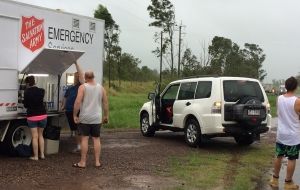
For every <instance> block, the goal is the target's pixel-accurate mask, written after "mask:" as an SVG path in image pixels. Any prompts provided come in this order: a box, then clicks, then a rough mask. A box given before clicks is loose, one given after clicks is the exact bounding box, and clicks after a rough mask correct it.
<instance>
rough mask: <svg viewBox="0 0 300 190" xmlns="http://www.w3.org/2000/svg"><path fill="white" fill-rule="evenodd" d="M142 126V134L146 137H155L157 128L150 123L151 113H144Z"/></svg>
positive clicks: (141, 121)
mask: <svg viewBox="0 0 300 190" xmlns="http://www.w3.org/2000/svg"><path fill="white" fill-rule="evenodd" d="M140 127H141V132H142V135H143V136H145V137H153V136H154V134H155V129H154V127H153V126H151V125H150V122H149V114H148V113H143V114H142V116H141V120H140Z"/></svg>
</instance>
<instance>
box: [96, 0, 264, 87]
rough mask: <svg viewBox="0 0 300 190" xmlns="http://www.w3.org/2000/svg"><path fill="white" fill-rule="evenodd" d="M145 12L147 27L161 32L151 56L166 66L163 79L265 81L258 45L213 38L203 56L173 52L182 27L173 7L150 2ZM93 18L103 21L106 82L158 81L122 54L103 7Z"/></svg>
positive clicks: (159, 1)
mask: <svg viewBox="0 0 300 190" xmlns="http://www.w3.org/2000/svg"><path fill="white" fill-rule="evenodd" d="M147 11H148V13H149V16H150V18H151V19H153V21H152V22H151V23H150V24H149V27H156V28H158V29H160V32H156V33H155V34H154V40H155V42H156V44H157V47H156V48H155V49H154V50H153V51H152V52H153V53H154V55H156V56H157V57H158V58H161V60H162V62H163V63H164V65H167V67H165V68H163V70H162V72H161V74H162V77H163V78H164V79H167V80H173V79H176V78H182V77H190V76H198V75H218V76H243V77H251V78H257V79H259V80H263V79H264V78H265V77H266V75H267V73H266V71H265V70H264V69H262V67H263V62H264V61H265V58H266V55H265V54H264V52H263V49H262V48H261V47H260V46H259V45H257V44H253V43H245V44H244V46H243V47H240V46H239V45H238V44H237V43H235V42H233V41H232V40H231V39H228V38H225V37H220V36H215V37H214V38H213V39H212V41H211V43H210V44H208V45H207V46H208V47H205V44H204V45H203V47H201V49H202V50H201V51H202V52H200V56H199V57H197V56H196V55H195V54H193V51H192V49H191V48H189V47H185V48H182V47H181V45H179V49H178V50H176V49H175V45H174V44H175V32H177V31H178V27H179V29H180V33H179V44H182V42H183V39H182V38H181V29H182V26H183V25H182V24H180V25H178V23H177V22H176V17H175V7H174V5H173V4H172V3H171V2H170V1H169V0H151V3H150V5H149V6H148V8H147ZM94 17H95V18H99V19H103V20H105V33H104V49H105V61H104V78H105V80H109V81H111V80H126V81H153V80H158V78H159V72H158V71H157V70H152V69H150V68H148V67H147V66H142V67H140V64H141V60H140V59H139V58H137V57H135V56H134V55H132V54H130V53H127V52H123V51H122V48H121V47H120V45H119V36H120V33H121V29H120V27H119V25H118V24H117V23H116V22H115V21H114V19H113V17H112V15H111V14H110V12H109V11H108V10H107V8H106V7H105V6H103V5H99V6H98V8H97V10H96V11H95V12H94ZM181 51H182V52H183V53H181ZM175 55H177V56H178V57H177V56H175ZM158 60H159V59H158ZM176 61H177V64H176V63H175V62H176ZM158 64H159V61H158ZM158 66H159V65H157V66H156V67H158Z"/></svg>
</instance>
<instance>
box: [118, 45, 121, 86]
mask: <svg viewBox="0 0 300 190" xmlns="http://www.w3.org/2000/svg"><path fill="white" fill-rule="evenodd" d="M121 59H122V49H121V48H120V57H119V61H118V75H119V87H121Z"/></svg>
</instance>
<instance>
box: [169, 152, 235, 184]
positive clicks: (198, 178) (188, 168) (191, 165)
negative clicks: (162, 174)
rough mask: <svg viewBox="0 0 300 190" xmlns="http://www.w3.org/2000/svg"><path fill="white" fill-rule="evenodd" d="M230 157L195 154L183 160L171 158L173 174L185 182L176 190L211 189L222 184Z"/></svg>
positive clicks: (216, 154)
mask: <svg viewBox="0 0 300 190" xmlns="http://www.w3.org/2000/svg"><path fill="white" fill-rule="evenodd" d="M229 160H230V156H229V155H228V154H223V153H213V154H211V153H206V154H203V153H199V152H193V153H191V154H190V155H188V156H186V157H183V158H175V157H173V158H171V173H172V174H173V175H174V176H175V177H177V178H178V179H180V180H184V181H185V186H184V187H176V189H211V187H218V186H219V185H221V183H222V178H223V176H224V175H225V173H226V163H227V162H229Z"/></svg>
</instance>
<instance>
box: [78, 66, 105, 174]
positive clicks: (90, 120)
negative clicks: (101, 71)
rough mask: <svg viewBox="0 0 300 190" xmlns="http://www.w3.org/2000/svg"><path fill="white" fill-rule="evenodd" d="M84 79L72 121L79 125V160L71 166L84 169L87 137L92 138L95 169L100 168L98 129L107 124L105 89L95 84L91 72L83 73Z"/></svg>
mask: <svg viewBox="0 0 300 190" xmlns="http://www.w3.org/2000/svg"><path fill="white" fill-rule="evenodd" d="M84 77H85V81H86V83H84V84H82V85H81V86H80V87H79V89H78V94H77V98H76V100H75V104H74V111H73V117H74V121H75V123H79V125H78V130H79V133H80V135H81V159H80V162H78V163H75V164H73V167H76V168H85V167H86V160H87V152H88V142H89V136H92V138H93V143H94V154H95V167H100V166H101V162H100V152H101V142H100V127H101V124H102V123H108V100H107V96H106V92H105V89H104V88H103V87H102V86H101V85H100V84H97V83H96V82H95V80H94V73H93V72H91V71H89V72H85V76H84ZM79 110H80V113H79V117H78V116H77V114H78V112H79ZM102 113H103V116H102Z"/></svg>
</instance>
